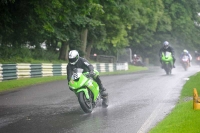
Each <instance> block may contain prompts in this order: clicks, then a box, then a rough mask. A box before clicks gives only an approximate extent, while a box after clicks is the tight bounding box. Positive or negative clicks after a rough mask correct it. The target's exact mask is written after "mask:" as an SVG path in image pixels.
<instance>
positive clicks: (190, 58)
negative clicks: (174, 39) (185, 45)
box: [180, 49, 192, 66]
mask: <svg viewBox="0 0 200 133" xmlns="http://www.w3.org/2000/svg"><path fill="white" fill-rule="evenodd" d="M183 56H188V59H189V66H190V63H191V60H192V56H191V55H190V53H189V52H188V51H187V50H186V49H184V50H183V52H182V53H181V57H180V59H181V60H182V58H183Z"/></svg>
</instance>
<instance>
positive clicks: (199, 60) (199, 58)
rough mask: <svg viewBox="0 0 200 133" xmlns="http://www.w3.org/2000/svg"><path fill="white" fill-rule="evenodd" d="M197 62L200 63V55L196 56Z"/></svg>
mask: <svg viewBox="0 0 200 133" xmlns="http://www.w3.org/2000/svg"><path fill="white" fill-rule="evenodd" d="M196 63H197V64H198V65H200V56H198V57H196Z"/></svg>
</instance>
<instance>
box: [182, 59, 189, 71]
mask: <svg viewBox="0 0 200 133" xmlns="http://www.w3.org/2000/svg"><path fill="white" fill-rule="evenodd" d="M181 64H182V66H183V68H184V70H185V71H187V70H188V68H189V57H188V56H186V55H184V56H183V57H182V59H181Z"/></svg>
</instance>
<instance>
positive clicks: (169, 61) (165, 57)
mask: <svg viewBox="0 0 200 133" xmlns="http://www.w3.org/2000/svg"><path fill="white" fill-rule="evenodd" d="M161 60H162V63H163V69H164V70H165V72H166V74H167V75H170V74H171V73H172V66H173V58H172V53H171V52H167V51H166V52H162V57H161Z"/></svg>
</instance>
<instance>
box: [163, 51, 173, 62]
mask: <svg viewBox="0 0 200 133" xmlns="http://www.w3.org/2000/svg"><path fill="white" fill-rule="evenodd" d="M172 60H173V58H172V54H171V53H170V52H165V53H164V52H163V53H162V61H165V62H170V61H172Z"/></svg>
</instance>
